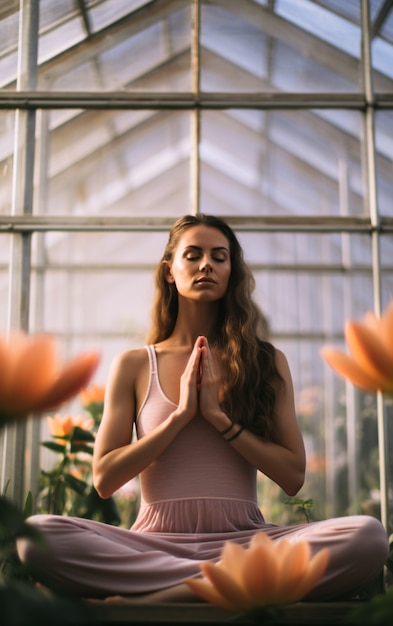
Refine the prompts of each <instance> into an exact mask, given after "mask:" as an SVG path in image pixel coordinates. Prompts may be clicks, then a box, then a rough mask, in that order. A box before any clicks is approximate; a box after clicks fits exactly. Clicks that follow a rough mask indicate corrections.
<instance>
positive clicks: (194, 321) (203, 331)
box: [170, 303, 218, 346]
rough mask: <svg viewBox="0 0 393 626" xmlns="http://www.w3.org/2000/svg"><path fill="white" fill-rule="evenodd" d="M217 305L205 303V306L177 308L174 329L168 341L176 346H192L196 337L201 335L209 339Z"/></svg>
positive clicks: (216, 312)
mask: <svg viewBox="0 0 393 626" xmlns="http://www.w3.org/2000/svg"><path fill="white" fill-rule="evenodd" d="M217 316H218V304H217V303H206V305H205V306H201V303H199V304H198V306H181V305H180V306H179V312H178V316H177V320H176V324H175V328H174V329H173V332H172V334H171V337H170V339H171V340H172V341H173V342H175V343H176V344H180V345H190V346H193V345H194V343H195V341H196V339H197V337H199V336H201V335H203V336H204V337H207V338H208V339H210V338H211V337H212V334H213V332H214V330H215V328H216V323H217Z"/></svg>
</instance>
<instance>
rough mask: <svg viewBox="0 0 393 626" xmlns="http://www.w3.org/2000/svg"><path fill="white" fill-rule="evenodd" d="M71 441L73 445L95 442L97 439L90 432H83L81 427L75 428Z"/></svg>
mask: <svg viewBox="0 0 393 626" xmlns="http://www.w3.org/2000/svg"><path fill="white" fill-rule="evenodd" d="M70 441H71V443H72V442H74V441H91V442H94V441H95V438H94V435H93V433H91V432H90V430H83V428H80V427H79V426H75V428H74V430H73V431H72V434H71V437H70Z"/></svg>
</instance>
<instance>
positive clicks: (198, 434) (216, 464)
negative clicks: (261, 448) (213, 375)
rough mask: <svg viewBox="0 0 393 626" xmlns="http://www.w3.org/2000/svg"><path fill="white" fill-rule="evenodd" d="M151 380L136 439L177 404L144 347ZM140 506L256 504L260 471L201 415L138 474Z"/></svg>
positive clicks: (152, 354)
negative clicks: (204, 501)
mask: <svg viewBox="0 0 393 626" xmlns="http://www.w3.org/2000/svg"><path fill="white" fill-rule="evenodd" d="M146 349H147V351H148V355H149V361H150V380H149V385H148V389H147V393H146V397H145V400H144V402H143V404H142V407H141V409H140V411H139V413H138V416H137V420H136V429H137V436H138V438H140V437H143V436H144V435H145V434H147V433H149V432H151V431H152V430H154V428H155V427H156V426H158V425H159V424H160V423H161V422H163V421H164V420H165V419H166V418H167V417H168V416H169V415H170V413H171V412H172V411H173V410H174V409H175V407H176V405H175V404H174V403H173V402H171V401H170V400H169V399H168V398H167V396H166V395H165V394H164V392H163V390H162V388H161V385H160V381H159V377H158V370H157V356H156V352H155V349H154V347H153V346H146ZM140 481H141V490H142V502H143V503H148V504H151V503H154V502H159V501H163V500H178V499H183V498H185V499H190V498H221V499H230V500H248V501H251V502H254V503H256V501H257V496H256V469H255V468H254V467H253V466H252V465H250V464H249V463H248V462H247V461H246V460H245V459H244V458H243V457H242V456H241V455H240V454H238V453H237V452H236V450H235V449H234V448H233V447H232V446H231V445H230V444H229V443H227V442H226V441H225V440H224V438H223V437H222V435H220V433H218V432H217V430H216V429H215V428H214V427H213V426H211V425H210V424H209V423H208V422H207V421H206V420H205V419H203V418H202V417H201V416H196V417H195V419H194V420H192V422H190V423H189V424H188V425H187V426H186V427H185V428H184V429H183V430H182V431H181V432H180V433H179V435H178V436H177V437H176V439H175V440H174V441H173V442H172V443H171V444H170V445H169V446H168V448H167V449H166V450H165V451H164V452H163V453H162V454H161V456H160V457H159V458H158V459H156V461H154V462H153V463H152V464H151V465H150V466H149V467H148V468H146V469H145V470H144V471H143V472H142V473H141V475H140Z"/></svg>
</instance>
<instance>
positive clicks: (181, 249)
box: [166, 224, 231, 302]
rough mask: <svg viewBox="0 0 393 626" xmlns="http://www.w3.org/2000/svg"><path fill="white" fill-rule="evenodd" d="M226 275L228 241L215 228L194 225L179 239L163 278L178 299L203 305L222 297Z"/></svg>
mask: <svg viewBox="0 0 393 626" xmlns="http://www.w3.org/2000/svg"><path fill="white" fill-rule="evenodd" d="M230 274H231V259H230V250H229V241H228V239H227V238H226V237H225V235H224V234H223V233H222V232H221V231H220V230H218V228H214V227H211V226H205V225H204V224H198V225H197V226H191V227H190V228H188V229H187V230H186V231H185V232H184V233H183V235H182V236H181V238H180V240H179V243H178V245H177V248H176V250H175V253H174V256H173V259H172V261H171V262H170V263H169V264H168V272H167V276H166V278H167V281H168V282H170V283H175V285H176V288H177V291H178V294H179V296H183V297H185V298H189V299H192V300H200V301H205V302H206V301H216V300H220V299H221V298H222V297H223V296H224V295H225V292H226V290H227V287H228V281H229V277H230Z"/></svg>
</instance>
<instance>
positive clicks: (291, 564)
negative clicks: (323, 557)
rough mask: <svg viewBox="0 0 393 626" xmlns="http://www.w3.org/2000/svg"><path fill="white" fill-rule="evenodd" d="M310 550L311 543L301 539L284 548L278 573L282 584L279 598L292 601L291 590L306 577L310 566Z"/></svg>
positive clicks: (288, 601)
mask: <svg viewBox="0 0 393 626" xmlns="http://www.w3.org/2000/svg"><path fill="white" fill-rule="evenodd" d="M277 548H279V546H277ZM310 552H311V550H310V545H309V543H308V542H306V541H299V542H298V543H295V544H292V545H289V549H286V550H283V555H280V571H279V574H278V578H279V581H280V584H279V594H278V597H277V600H281V602H287V603H290V602H291V601H292V600H291V592H292V590H293V589H294V588H296V586H297V584H298V581H299V580H302V578H304V576H305V575H306V572H307V569H308V567H309V561H310V556H311V554H310ZM284 556H285V558H284Z"/></svg>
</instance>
